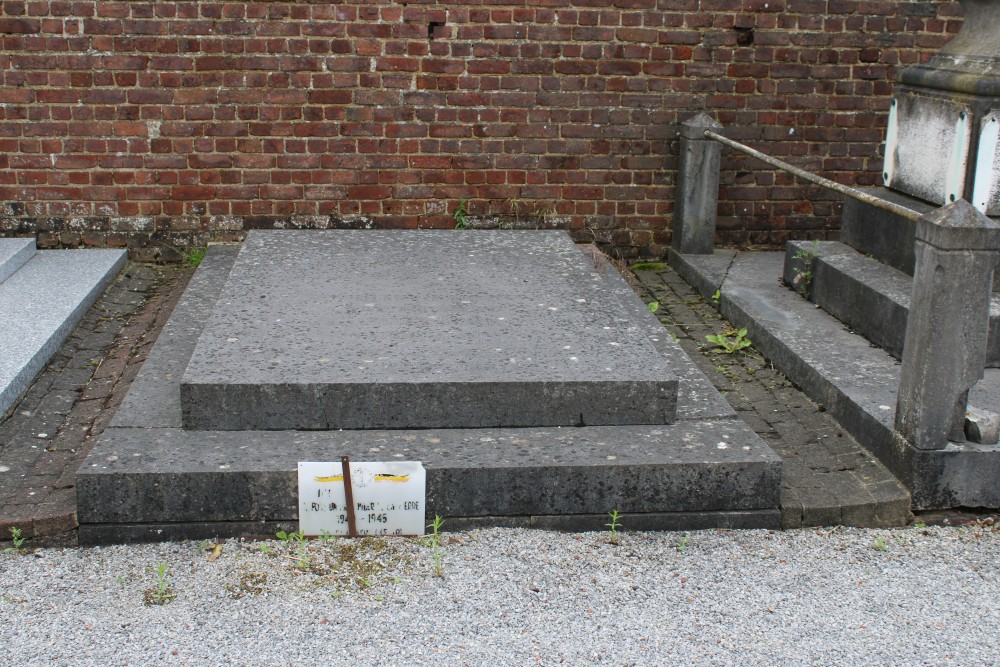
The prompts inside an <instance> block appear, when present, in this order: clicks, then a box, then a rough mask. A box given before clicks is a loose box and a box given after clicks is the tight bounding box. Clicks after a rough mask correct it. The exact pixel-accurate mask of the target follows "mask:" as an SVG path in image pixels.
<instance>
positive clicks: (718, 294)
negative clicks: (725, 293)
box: [712, 290, 722, 306]
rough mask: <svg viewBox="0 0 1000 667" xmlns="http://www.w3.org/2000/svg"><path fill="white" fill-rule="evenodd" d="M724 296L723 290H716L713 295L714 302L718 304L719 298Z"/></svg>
mask: <svg viewBox="0 0 1000 667" xmlns="http://www.w3.org/2000/svg"><path fill="white" fill-rule="evenodd" d="M721 298H722V290H715V294H713V295H712V303H714V304H715V305H716V306H718V305H719V299H721Z"/></svg>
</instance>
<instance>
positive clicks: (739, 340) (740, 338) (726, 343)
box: [705, 327, 753, 354]
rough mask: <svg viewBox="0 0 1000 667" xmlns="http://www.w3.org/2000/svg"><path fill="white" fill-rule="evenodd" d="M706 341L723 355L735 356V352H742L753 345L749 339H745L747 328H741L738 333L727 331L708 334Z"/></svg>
mask: <svg viewBox="0 0 1000 667" xmlns="http://www.w3.org/2000/svg"><path fill="white" fill-rule="evenodd" d="M705 340H707V341H708V342H709V343H711V344H712V345H715V346H716V348H718V349H717V351H718V352H722V353H723V354H735V353H737V352H743V351H744V350H746V349H747V348H748V347H750V346H751V345H753V343H751V342H750V339H749V338H747V328H746V327H742V328H741V329H740V330H739V331H733V330H728V331H724V332H722V333H721V334H709V335H708V336H705Z"/></svg>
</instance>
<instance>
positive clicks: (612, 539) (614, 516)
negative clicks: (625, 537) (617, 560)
mask: <svg viewBox="0 0 1000 667" xmlns="http://www.w3.org/2000/svg"><path fill="white" fill-rule="evenodd" d="M608 516H609V517H611V523H606V524H604V525H605V526H607V527H608V544H614V545H616V546H617V545H618V544H619V541H620V540H621V532H620V530H619V529H620V528H621V527H622V524H621V523H620V522H619V521H618V519H620V518H621V516H622V515H621V514H619V513H618V510H616V509H614V510H611V511H610V512H608Z"/></svg>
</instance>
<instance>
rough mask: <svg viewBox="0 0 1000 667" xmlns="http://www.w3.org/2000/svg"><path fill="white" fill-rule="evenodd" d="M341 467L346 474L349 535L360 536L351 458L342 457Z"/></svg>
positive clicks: (345, 488)
mask: <svg viewBox="0 0 1000 667" xmlns="http://www.w3.org/2000/svg"><path fill="white" fill-rule="evenodd" d="M340 467H341V470H342V471H343V473H344V500H345V501H347V535H348V536H349V537H357V536H358V523H357V517H356V516H355V515H354V484H353V483H352V482H351V457H349V456H341V457H340Z"/></svg>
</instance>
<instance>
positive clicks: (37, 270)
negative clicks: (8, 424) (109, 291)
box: [0, 244, 126, 416]
mask: <svg viewBox="0 0 1000 667" xmlns="http://www.w3.org/2000/svg"><path fill="white" fill-rule="evenodd" d="M33 245H34V244H32V246H33ZM125 260H126V253H125V251H124V250H43V251H41V252H36V253H33V255H32V257H31V259H30V260H29V261H28V262H26V263H25V264H24V265H23V266H21V267H20V268H19V269H18V270H17V271H16V272H14V273H13V274H12V275H11V276H10V277H9V278H7V279H6V280H4V281H3V282H2V283H0V416H2V415H3V414H4V413H5V412H6V411H7V410H8V408H10V406H11V405H13V404H14V401H16V400H17V397H18V396H19V395H20V394H21V392H22V391H24V390H25V389H27V387H28V386H29V385H30V384H31V382H32V380H34V378H35V375H37V374H38V372H39V371H41V370H42V369H43V368H44V367H45V364H47V363H48V362H49V359H50V358H51V357H52V355H53V354H55V352H56V350H58V349H59V346H60V345H61V344H62V342H63V341H64V340H65V339H66V337H67V336H69V334H70V333H72V331H73V329H74V328H75V327H76V325H77V324H78V323H79V322H80V319H81V318H83V316H84V314H85V313H86V312H87V309H88V308H90V306H91V305H93V303H94V301H96V300H97V297H98V296H100V294H101V292H103V291H104V288H105V287H106V286H107V284H108V283H109V282H110V281H111V280H112V279H113V278H114V277H115V276H116V275H118V271H120V270H121V268H122V266H124V265H125Z"/></svg>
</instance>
